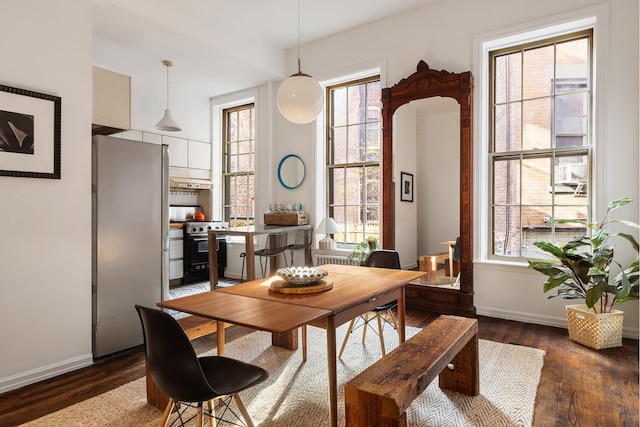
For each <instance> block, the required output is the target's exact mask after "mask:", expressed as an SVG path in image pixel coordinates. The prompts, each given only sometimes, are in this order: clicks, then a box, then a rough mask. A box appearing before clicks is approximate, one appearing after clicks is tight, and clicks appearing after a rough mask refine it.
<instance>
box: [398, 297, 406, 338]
mask: <svg viewBox="0 0 640 427" xmlns="http://www.w3.org/2000/svg"><path fill="white" fill-rule="evenodd" d="M400 292H401V295H400V298H398V337H399V339H400V342H401V343H403V342H404V341H405V327H404V326H405V322H404V319H405V304H404V296H405V287H404V286H403V287H402V288H401V289H400Z"/></svg>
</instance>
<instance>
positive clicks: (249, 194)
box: [223, 104, 255, 227]
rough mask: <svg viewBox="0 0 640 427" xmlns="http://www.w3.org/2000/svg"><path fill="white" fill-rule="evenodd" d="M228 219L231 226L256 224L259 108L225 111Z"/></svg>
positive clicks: (225, 216)
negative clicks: (255, 175)
mask: <svg viewBox="0 0 640 427" xmlns="http://www.w3.org/2000/svg"><path fill="white" fill-rule="evenodd" d="M223 135H224V165H223V178H224V190H223V193H224V194H223V200H224V219H225V221H229V223H230V225H231V226H232V227H233V226H240V225H253V224H254V223H255V209H254V198H255V185H254V168H255V107H254V105H253V104H248V105H242V106H238V107H233V108H228V109H225V110H223Z"/></svg>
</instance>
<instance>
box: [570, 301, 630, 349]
mask: <svg viewBox="0 0 640 427" xmlns="http://www.w3.org/2000/svg"><path fill="white" fill-rule="evenodd" d="M566 309H567V320H568V323H569V324H568V326H569V339H570V340H571V341H575V342H577V343H580V344H582V345H586V346H587V347H591V348H593V349H596V350H600V349H603V348H611V347H622V320H623V316H624V312H623V311H621V310H615V309H612V310H611V312H610V313H594V311H593V309H591V308H588V307H587V306H586V305H585V304H576V305H568V306H567V307H566Z"/></svg>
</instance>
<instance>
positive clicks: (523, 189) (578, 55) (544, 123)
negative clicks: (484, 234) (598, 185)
mask: <svg viewBox="0 0 640 427" xmlns="http://www.w3.org/2000/svg"><path fill="white" fill-rule="evenodd" d="M592 45H593V33H592V30H584V31H580V32H575V33H571V34H566V35H562V36H558V37H554V38H550V39H545V40H539V41H536V42H531V43H527V44H524V45H518V46H513V47H508V48H502V49H500V50H495V51H492V52H489V76H490V86H491V91H490V97H489V98H490V99H489V102H490V123H491V126H490V136H489V156H488V159H489V171H490V191H491V194H490V199H489V200H490V209H491V212H490V217H491V221H490V227H491V233H490V235H489V237H490V239H491V241H490V247H489V251H490V252H489V253H490V256H491V257H493V258H502V259H513V260H524V259H527V258H543V257H546V255H545V254H546V253H545V252H542V251H540V250H539V249H538V248H536V247H535V246H534V245H533V243H534V242H536V241H538V240H546V241H551V242H555V243H556V244H559V243H563V242H567V241H568V240H570V239H571V237H573V236H574V235H576V234H579V233H583V232H584V226H581V225H578V226H575V225H574V226H569V225H567V224H551V223H548V222H547V220H548V219H552V218H553V219H561V218H565V219H578V220H581V221H584V222H585V223H587V222H590V214H591V193H592V179H591V169H592V168H591V163H592V159H591V151H592V148H591V147H592V126H593V107H592V98H593V96H592V74H593V73H592V68H593V67H592V58H593V55H592V51H593V49H592ZM576 228H578V229H581V230H577V229H576Z"/></svg>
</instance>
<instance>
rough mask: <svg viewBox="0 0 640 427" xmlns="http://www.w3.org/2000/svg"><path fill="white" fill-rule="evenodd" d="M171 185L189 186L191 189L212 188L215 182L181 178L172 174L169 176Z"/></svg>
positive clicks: (173, 186) (176, 186) (178, 186)
mask: <svg viewBox="0 0 640 427" xmlns="http://www.w3.org/2000/svg"><path fill="white" fill-rule="evenodd" d="M169 187H171V188H188V189H191V190H211V189H212V188H213V182H211V181H207V180H206V179H198V178H181V177H175V176H172V177H171V178H169Z"/></svg>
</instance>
